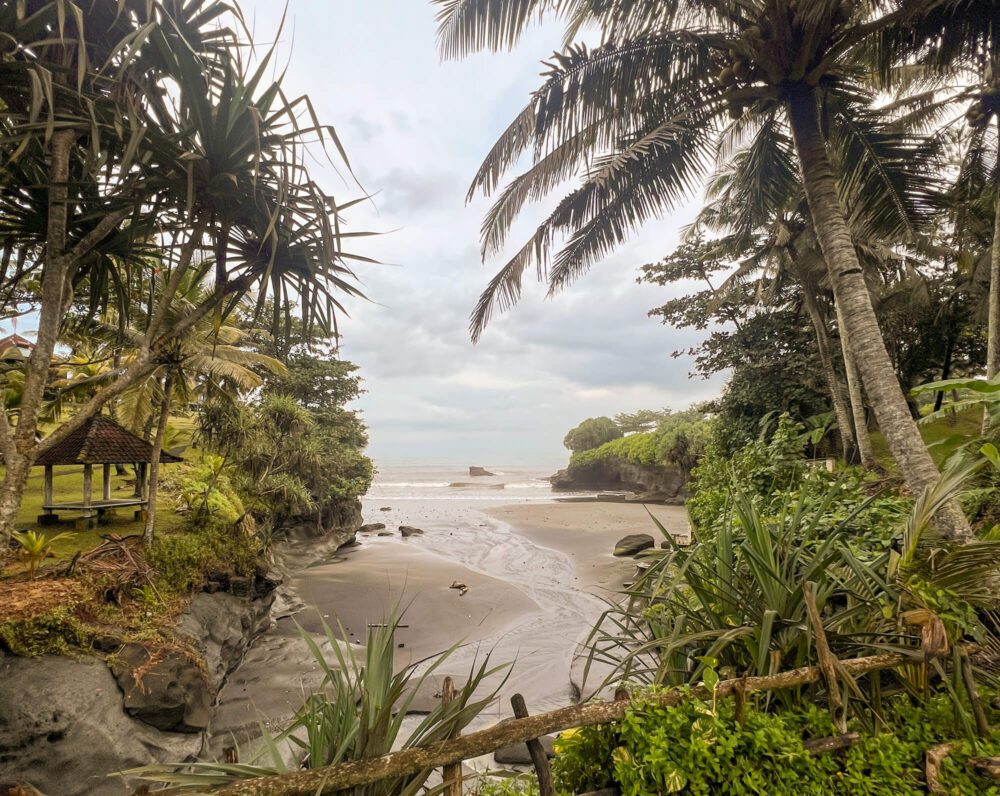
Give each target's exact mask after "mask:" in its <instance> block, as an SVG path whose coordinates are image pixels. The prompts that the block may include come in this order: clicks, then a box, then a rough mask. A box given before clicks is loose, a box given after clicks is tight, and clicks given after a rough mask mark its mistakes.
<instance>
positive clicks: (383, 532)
mask: <svg viewBox="0 0 1000 796" xmlns="http://www.w3.org/2000/svg"><path fill="white" fill-rule="evenodd" d="M378 535H379V536H393V535H394V534H393V533H392V531H379V534H378Z"/></svg>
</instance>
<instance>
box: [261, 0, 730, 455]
mask: <svg viewBox="0 0 1000 796" xmlns="http://www.w3.org/2000/svg"><path fill="white" fill-rule="evenodd" d="M246 5H247V6H250V7H252V6H256V8H255V18H256V29H257V32H258V37H259V38H260V39H261V40H262V41H263V40H267V36H266V35H264V31H268V30H275V29H277V25H278V21H279V19H280V16H281V12H282V8H283V4H278V3H273V2H271V1H270V0H256V2H255V3H247V4H246ZM248 10H249V9H248ZM289 16H290V17H291V18H292V22H293V24H294V47H293V48H292V49H290V50H289V45H290V44H292V40H291V37H290V36H286V39H285V41H283V42H281V43H280V44H279V48H281V47H284V48H285V49H284V50H283V52H284V54H285V57H286V59H287V68H288V75H287V80H288V86H287V88H288V89H289V92H290V94H291V95H293V96H294V95H297V94H299V93H307V94H309V95H310V98H311V99H312V101H313V104H314V105H315V107H316V109H317V113H318V115H319V116H320V118H321V120H322V121H324V122H330V123H332V124H334V125H335V126H336V127H337V130H338V133H339V134H340V137H341V139H342V140H343V143H344V146H345V147H346V149H347V151H348V154H349V156H350V158H351V164H352V166H353V168H354V172H355V174H356V176H357V177H358V179H359V180H360V182H361V183H362V185H364V188H365V190H366V191H369V192H372V193H374V194H375V198H374V204H375V206H376V208H372V207H371V206H370V205H369V204H365V203H363V204H360V205H357V206H356V207H354V208H352V209H351V210H350V211H349V213H348V218H347V222H348V224H349V226H350V227H351V228H352V229H365V230H382V231H387V234H385V235H381V236H376V237H374V238H364V239H361V240H360V241H355V242H353V244H352V248H353V249H354V250H357V251H359V252H360V253H363V254H365V255H368V256H371V257H375V258H377V259H379V260H381V261H382V262H384V263H387V264H386V265H381V266H371V267H368V266H363V267H359V268H358V272H359V276H361V278H362V280H363V282H364V290H365V292H366V294H367V295H368V296H369V297H370V299H371V302H368V303H365V302H360V301H353V302H350V303H349V310H350V314H351V318H350V319H347V320H345V322H344V324H343V328H342V331H343V333H344V335H345V337H344V345H343V351H344V355H345V356H347V357H348V358H350V359H352V360H354V361H355V362H357V363H358V364H359V365H360V366H361V372H362V374H363V376H364V378H365V380H366V387H367V389H368V392H367V393H366V394H365V395H364V396H363V397H362V399H361V400H360V401H359V406H360V409H361V410H362V411H363V413H364V417H365V419H366V420H367V422H368V423H369V425H370V428H371V439H372V452H373V455H374V456H375V458H376V460H377V461H378V462H380V463H382V464H383V465H388V464H393V463H402V462H407V461H408V462H423V463H430V462H448V463H456V464H469V463H472V462H506V463H508V464H512V463H523V464H545V465H555V464H558V463H559V462H560V461H561V460H564V459H565V455H566V452H565V450H564V449H563V447H562V438H563V436H564V434H565V432H566V430H567V429H568V428H569V427H571V426H573V425H575V424H576V423H578V422H579V421H580V420H582V419H584V418H585V417H588V416H593V415H599V414H609V415H610V414H615V413H617V412H620V411H632V410H636V409H640V408H643V407H649V408H655V407H661V406H673V407H676V408H680V407H684V406H687V405H688V404H690V403H691V402H693V401H697V400H703V399H705V398H708V397H711V396H712V395H714V394H716V393H717V392H718V389H719V381H718V380H715V381H708V382H706V381H703V380H689V379H688V378H687V373H688V371H689V370H690V369H691V362H690V361H689V360H687V359H686V358H684V357H681V358H677V359H675V358H673V357H672V356H671V354H672V352H673V351H674V350H676V349H682V348H686V347H688V346H690V345H692V344H694V343H696V342H697V341H698V340H699V339H700V335H698V334H695V333H692V332H690V331H685V332H683V333H679V332H677V331H674V330H670V329H666V328H664V327H663V326H662V325H660V324H659V322H658V321H657V320H655V319H652V318H649V317H647V315H646V313H647V311H648V310H649V309H650V308H651V307H654V306H657V305H660V304H662V303H663V302H664V301H665V300H666V299H667V298H670V297H672V296H674V295H677V291H676V290H673V291H667V290H664V289H662V288H657V287H655V286H651V285H639V284H636V281H635V279H636V275H637V269H638V267H639V266H640V265H642V264H643V263H646V262H649V261H651V260H655V259H657V258H659V257H661V256H663V255H664V254H666V253H667V252H669V251H670V249H671V248H672V246H673V245H674V243H675V242H676V239H677V233H678V230H679V229H680V227H681V226H682V225H683V224H684V223H686V222H687V221H689V220H690V217H691V208H686V209H684V210H682V211H680V212H678V213H677V214H674V215H673V216H670V217H665V218H663V219H660V220H658V221H655V222H652V223H651V224H649V225H647V227H646V228H645V229H644V230H642V231H641V232H640V233H638V234H636V235H635V236H634V238H633V240H632V241H631V242H629V243H628V244H627V245H625V246H623V247H621V249H620V250H618V251H617V252H615V253H614V254H613V255H612V256H611V257H608V258H607V259H606V260H605V261H604V262H602V263H601V264H599V265H597V266H596V267H594V268H593V269H592V271H591V273H589V274H587V275H585V276H583V277H582V278H581V279H579V280H578V281H577V282H576V283H575V284H574V285H572V286H571V287H570V288H569V289H568V290H567V291H565V292H564V293H562V294H561V295H559V296H556V297H555V298H554V299H551V300H547V299H546V298H545V288H544V286H541V285H536V284H534V283H532V284H528V283H527V282H526V284H525V295H524V299H523V300H522V302H521V303H520V304H519V305H518V306H517V307H516V308H515V309H514V310H513V311H511V312H510V313H508V314H506V315H503V316H498V317H496V318H495V320H494V322H493V323H492V324H491V325H490V327H489V328H488V330H487V332H486V334H485V335H484V337H483V338H482V340H481V342H480V343H479V344H478V345H476V346H473V345H472V343H471V342H470V340H469V335H468V320H469V313H470V311H471V310H472V308H473V306H474V305H475V302H476V299H477V297H478V295H479V293H480V291H481V290H482V289H483V288H484V287H485V285H486V283H487V281H488V279H489V278H490V276H492V274H493V273H494V272H495V271H496V270H497V269H498V268H499V267H500V266H501V265H503V262H504V258H503V257H502V256H499V257H497V258H494V259H491V260H490V261H489V263H488V264H487V265H485V266H484V265H483V264H482V263H481V262H480V257H479V225H480V222H481V220H482V216H483V213H484V211H485V210H486V208H488V206H489V201H488V200H486V199H483V198H481V197H478V198H476V199H475V200H474V201H473V202H472V203H471V204H469V205H466V203H465V193H466V189H467V186H468V184H469V182H470V181H471V179H472V177H473V175H474V174H475V172H476V170H477V168H478V167H479V163H480V161H481V158H482V157H483V155H484V154H485V153H486V152H487V151H488V150H489V148H490V147H491V146H492V145H493V142H494V141H495V140H496V138H497V137H498V136H499V135H500V133H501V132H502V131H503V130H504V128H505V127H506V126H507V125H508V124H509V122H510V120H511V119H512V118H513V117H514V115H515V114H516V113H517V112H518V111H519V110H520V109H521V108H522V107H523V105H524V104H525V102H527V101H528V97H529V95H530V92H531V91H533V90H534V88H536V87H537V84H538V72H539V60H540V59H541V58H544V57H547V56H548V55H549V53H551V51H552V50H553V49H555V48H557V47H558V46H559V40H560V36H561V31H560V29H559V28H558V27H556V26H548V27H540V28H536V29H533V30H532V31H530V32H529V34H528V35H527V36H525V38H524V40H523V41H522V43H521V46H519V47H518V49H517V50H516V51H515V52H513V53H509V54H479V55H475V56H473V57H471V58H468V59H465V60H462V61H459V62H446V63H442V62H441V61H440V59H439V57H438V54H437V52H436V50H435V29H434V8H433V6H432V5H431V4H430V3H425V2H415V3H400V2H398V0H366V2H364V3H358V2H350V1H349V0H330V1H329V2H323V3H318V2H314V3H297V4H292V5H290V6H289ZM331 31H336V35H335V36H331ZM317 169H318V170H319V171H320V172H321V173H322V174H323V177H324V181H325V182H328V183H329V187H330V189H331V190H334V191H335V192H336V194H337V196H338V198H342V196H343V197H345V198H346V197H348V196H357V195H359V193H360V189H358V188H357V186H356V185H355V184H354V183H353V181H352V180H351V179H350V177H349V175H340V176H338V175H337V174H336V173H335V172H334V171H333V170H332V169H330V168H328V167H324V166H322V164H320V165H318V166H317ZM550 206H551V203H550V204H549V205H545V204H543V205H542V206H540V207H537V208H529V209H527V210H526V212H525V217H524V218H523V219H521V220H519V221H518V222H517V223H516V224H515V225H514V227H513V228H512V230H511V235H510V247H509V248H510V249H511V250H513V248H514V247H516V246H517V245H519V244H520V243H522V242H523V241H524V240H526V239H527V237H528V236H529V235H530V234H531V232H532V231H533V223H534V222H535V221H537V219H538V218H539V217H540V216H541V214H542V213H544V212H545V211H546V209H547V207H550Z"/></svg>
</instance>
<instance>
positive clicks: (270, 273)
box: [0, 0, 356, 536]
mask: <svg viewBox="0 0 1000 796" xmlns="http://www.w3.org/2000/svg"><path fill="white" fill-rule="evenodd" d="M241 26H242V22H241V19H240V17H239V12H238V9H237V8H235V7H234V6H232V5H231V4H229V3H225V2H220V1H219V0H190V1H189V2H179V0H160V1H159V2H146V0H124V2H120V3H107V2H101V1H100V0H92V1H91V2H82V0H78V2H71V0H60V1H59V2H41V1H40V0H39V2H28V3H3V4H0V31H2V32H3V33H4V35H3V36H2V37H0V40H2V41H0V108H2V111H0V157H2V158H3V160H4V162H5V163H9V164H11V168H9V169H7V170H6V171H5V172H4V173H3V175H2V177H0V181H2V186H3V189H4V190H3V191H2V192H0V194H2V195H3V197H4V199H3V201H4V203H5V204H4V208H3V210H4V212H3V213H2V214H0V215H2V224H0V244H2V246H3V249H4V254H3V264H4V266H5V270H4V274H3V280H2V284H0V297H9V298H10V300H12V301H20V302H24V301H27V302H30V303H31V304H33V305H34V306H35V307H36V308H37V311H38V314H39V321H38V340H37V345H36V348H35V350H34V352H33V353H32V356H31V358H30V359H29V361H28V363H27V364H26V367H25V375H24V378H23V388H22V390H21V401H20V407H19V413H18V417H17V423H16V425H12V424H11V422H9V420H8V416H7V413H6V412H0V452H2V453H3V457H4V463H5V473H4V477H3V481H2V483H0V536H4V535H7V534H9V532H10V528H11V524H12V522H13V518H14V516H15V514H16V512H17V509H18V506H19V504H20V498H21V494H22V492H23V489H24V486H25V483H26V479H27V476H28V472H29V470H30V468H31V466H32V463H33V461H34V460H35V459H36V458H37V456H38V455H39V454H40V453H41V452H42V451H44V450H46V449H48V448H49V447H51V446H52V445H55V444H57V443H58V441H59V440H61V439H63V438H64V437H65V436H66V435H67V434H68V433H70V432H71V431H73V430H74V429H76V428H78V427H79V426H80V425H81V424H82V423H84V422H86V420H87V418H88V417H89V416H90V415H92V414H93V413H94V412H97V411H99V410H100V409H101V407H102V406H104V405H105V404H107V403H108V402H109V401H114V400H115V399H117V398H118V397H119V396H121V395H122V394H123V393H124V392H125V391H127V390H129V389H131V388H132V387H134V386H135V385H136V384H138V383H139V382H141V381H142V380H144V379H146V378H148V377H149V376H150V375H151V374H152V373H154V371H156V370H157V368H159V367H160V366H161V364H162V362H163V360H164V357H167V356H168V352H170V351H171V350H173V349H174V348H175V347H176V346H177V345H178V341H180V340H181V339H183V338H184V336H185V335H186V334H187V333H188V332H189V331H190V330H192V329H194V328H195V327H196V326H197V325H198V324H199V323H200V322H201V321H202V320H203V319H204V318H206V317H210V318H212V319H213V320H214V323H215V325H216V326H221V324H222V323H223V321H224V319H225V317H226V315H227V314H228V313H229V312H231V311H232V310H233V308H234V307H235V306H237V305H238V304H239V303H240V302H241V301H242V300H243V299H244V298H245V297H246V296H248V295H251V294H255V295H257V297H258V298H259V300H260V301H263V300H264V298H265V296H267V295H268V292H269V291H270V293H271V295H272V296H274V298H275V300H276V303H277V305H278V306H279V307H281V308H282V310H283V311H284V312H285V313H286V314H287V313H288V312H290V305H291V303H292V301H293V299H294V300H297V301H301V302H303V303H304V304H305V305H306V306H307V307H308V308H309V309H308V313H309V317H310V320H311V322H315V323H318V324H320V325H330V324H332V322H333V317H334V313H335V312H336V311H337V309H338V308H339V306H338V304H337V303H336V301H335V300H334V299H333V298H332V297H333V295H334V293H337V292H340V291H341V290H343V289H345V286H348V285H349V284H350V281H351V276H352V274H351V271H350V268H349V267H348V266H347V265H346V258H347V256H348V255H346V254H345V253H344V252H343V251H342V246H341V243H342V238H343V235H342V232H341V229H340V222H341V219H340V217H339V212H340V209H341V207H340V206H338V205H337V204H336V203H335V202H334V201H333V199H332V198H331V197H329V196H328V195H326V194H325V193H324V192H323V191H322V190H321V188H320V187H319V186H318V185H317V184H316V183H315V182H314V181H313V180H312V178H311V177H310V175H309V172H308V169H307V167H306V161H307V152H306V142H307V141H309V140H311V141H315V140H317V139H319V140H320V141H322V142H324V144H325V143H326V142H333V143H334V144H335V146H336V149H337V151H338V152H340V146H339V142H338V141H337V139H336V136H335V134H334V132H333V130H332V128H330V127H329V126H324V125H321V124H319V123H318V122H317V121H315V115H314V114H312V109H311V106H310V105H309V103H308V100H306V99H304V98H300V99H298V100H289V99H288V98H287V97H286V95H285V94H284V92H283V91H282V89H281V84H280V79H279V80H273V79H265V75H266V74H267V63H268V57H267V56H265V57H264V58H263V59H262V61H263V62H262V63H261V64H260V65H259V67H258V68H257V69H255V70H251V69H250V68H249V67H247V66H246V65H245V64H244V63H243V62H242V56H241V53H243V52H244V51H246V50H247V44H248V42H247V41H246V40H245V38H242V37H241V36H239V35H237V33H236V32H235V31H234V28H235V29H239V28H241ZM303 114H304V115H305V116H306V117H308V118H309V119H310V123H309V124H308V125H302V124H300V115H303ZM247 240H253V241H256V242H257V244H258V246H257V247H256V248H255V249H254V250H253V251H252V252H248V251H245V250H244V251H241V250H240V246H239V244H240V242H241V241H247ZM288 241H294V242H296V244H297V245H299V244H300V245H301V247H302V248H304V249H305V250H306V251H307V255H306V256H305V257H303V256H301V252H297V255H298V256H297V257H296V258H295V259H294V260H290V259H289V258H287V257H285V256H284V254H285V251H286V250H287V246H286V247H285V250H283V249H282V244H280V242H285V243H287V242H288ZM150 247H155V249H158V250H160V251H162V256H161V257H157V258H151V257H149V256H148V255H149V253H150V252H149V249H150ZM265 249H267V250H268V251H269V253H268V255H267V256H262V255H261V252H262V251H263V250H265ZM206 257H211V258H212V260H213V268H214V275H213V278H212V279H211V287H210V289H209V290H208V291H207V292H206V294H205V295H204V297H203V298H202V300H201V302H200V303H199V304H197V305H196V306H194V307H193V308H192V309H191V311H190V312H188V313H186V314H185V315H184V317H183V318H174V317H172V316H171V307H172V304H173V301H174V299H175V298H176V296H177V295H178V290H179V289H180V287H181V285H182V284H183V283H184V280H185V279H186V278H188V277H189V276H190V274H191V272H192V269H196V268H198V267H199V266H198V264H199V263H200V262H201V261H202V260H204V259H205V258H206ZM136 285H139V287H140V293H142V294H143V295H147V296H149V297H150V299H149V302H148V308H147V311H146V313H145V320H144V326H143V328H142V329H141V333H142V334H141V338H140V339H139V340H138V341H137V342H136V344H135V348H134V351H133V352H132V355H131V356H130V357H128V358H127V361H126V358H123V359H122V360H121V363H120V364H118V365H116V367H114V368H113V370H112V372H111V378H110V379H109V380H108V381H107V383H106V384H104V385H103V386H102V387H100V389H98V390H97V391H96V392H95V393H94V395H93V396H91V397H90V398H89V399H88V400H87V401H86V402H85V403H84V404H82V405H81V406H80V407H79V408H78V410H77V411H76V413H75V414H73V416H72V417H70V418H69V419H68V420H67V421H66V422H65V423H64V424H63V425H62V426H61V427H59V428H58V429H57V430H56V431H54V432H53V433H52V434H51V435H49V436H48V437H46V438H45V439H43V440H40V441H39V440H38V439H37V430H38V417H39V410H40V407H41V405H42V402H43V396H44V393H45V390H46V387H47V381H48V378H49V365H50V362H51V358H52V353H53V350H54V347H55V344H56V340H57V338H58V335H59V333H60V329H61V328H62V326H63V323H64V321H65V319H66V317H67V313H68V312H69V311H70V309H71V308H73V307H79V306H80V305H81V304H82V305H84V306H87V307H88V308H89V311H90V312H94V313H96V312H97V310H98V309H99V308H101V307H105V306H107V305H108V304H109V303H114V304H117V305H118V306H119V309H120V311H121V314H122V315H123V316H128V315H130V313H131V308H130V306H129V302H131V301H133V300H134V293H135V289H136ZM348 292H353V293H356V290H354V289H353V287H350V288H348ZM5 311H7V308H5ZM314 319H315V320H314Z"/></svg>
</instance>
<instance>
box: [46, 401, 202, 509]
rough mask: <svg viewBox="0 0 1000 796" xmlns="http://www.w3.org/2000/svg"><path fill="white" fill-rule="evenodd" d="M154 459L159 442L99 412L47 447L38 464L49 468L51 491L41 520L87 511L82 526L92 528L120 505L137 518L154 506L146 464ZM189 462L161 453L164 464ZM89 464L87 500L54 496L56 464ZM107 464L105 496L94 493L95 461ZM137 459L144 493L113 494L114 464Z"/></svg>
mask: <svg viewBox="0 0 1000 796" xmlns="http://www.w3.org/2000/svg"><path fill="white" fill-rule="evenodd" d="M152 459H153V446H152V445H150V444H149V443H148V442H146V440H144V439H142V437H138V436H136V435H135V434H133V433H132V432H131V431H129V430H128V429H127V428H125V427H124V426H122V425H121V424H119V423H117V422H115V421H114V420H112V419H111V418H110V417H105V416H104V415H94V416H93V417H91V418H90V419H89V420H87V422H86V423H84V424H83V425H82V426H81V427H80V428H78V429H77V430H76V431H74V432H73V433H72V434H69V435H68V436H67V437H66V439H64V440H61V441H60V442H59V443H58V444H56V445H55V446H53V447H52V448H50V449H49V450H47V451H45V453H43V454H42V455H41V456H39V457H38V459H37V460H36V461H35V466H36V467H44V468H45V494H44V498H43V500H42V511H43V512H44V514H40V515H39V517H38V523H39V524H40V525H53V524H55V523H57V522H59V514H58V513H57V512H63V511H72V512H81V513H82V517H81V518H80V520H79V521H78V526H82V527H86V528H92V527H94V525H96V524H97V521H98V520H99V519H100V518H101V517H103V516H104V515H105V514H107V513H108V512H109V511H114V510H115V509H120V508H133V509H135V517H136V519H142V517H143V516H145V513H146V507H147V506H148V505H149V498H148V496H147V491H146V466H147V465H148V464H149V463H150V462H151V461H152ZM180 461H183V459H181V458H180V457H179V456H174V455H173V454H172V453H167V452H166V451H161V452H160V463H161V464H165V463H169V462H180ZM81 464H82V465H83V499H82V500H79V501H69V502H65V503H55V502H54V501H53V500H52V468H53V467H55V466H57V465H77V466H79V465H81ZM95 464H99V465H101V466H102V470H103V472H102V475H103V479H102V483H101V486H102V490H101V491H102V495H101V499H100V500H94V499H93V498H92V497H91V494H92V488H93V475H94V473H93V466H94V465H95ZM113 464H123V465H124V464H134V465H135V466H136V477H137V480H138V489H137V492H138V493H139V494H138V495H136V496H135V497H131V498H112V497H111V465H113Z"/></svg>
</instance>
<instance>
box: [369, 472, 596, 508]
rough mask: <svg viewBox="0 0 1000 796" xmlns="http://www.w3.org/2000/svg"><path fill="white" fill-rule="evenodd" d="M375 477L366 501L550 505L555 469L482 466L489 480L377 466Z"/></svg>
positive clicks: (486, 478) (552, 495) (446, 473)
mask: <svg viewBox="0 0 1000 796" xmlns="http://www.w3.org/2000/svg"><path fill="white" fill-rule="evenodd" d="M377 467H378V473H377V475H376V476H375V481H374V482H373V483H372V486H371V489H369V490H368V495H367V496H366V497H367V498H368V499H369V500H370V501H373V502H374V501H379V500H385V501H390V500H397V501H398V500H459V501H483V502H491V503H496V502H507V503H521V502H524V501H532V500H537V501H550V500H552V499H553V497H555V496H556V495H558V496H560V497H565V496H570V495H573V494H586V493H572V492H563V491H560V492H558V493H553V491H552V485H551V484H550V483H549V481H548V477H549V476H550V475H552V474H553V473H555V472H556V470H557V469H559V468H558V467H554V466H553V467H542V466H524V465H496V466H491V465H483V467H484V468H485V469H486V470H488V471H489V472H491V473H493V475H491V476H478V477H476V476H470V475H469V468H468V467H461V466H457V465H456V466H440V465H437V466H431V465H407V466H392V465H381V464H377Z"/></svg>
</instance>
